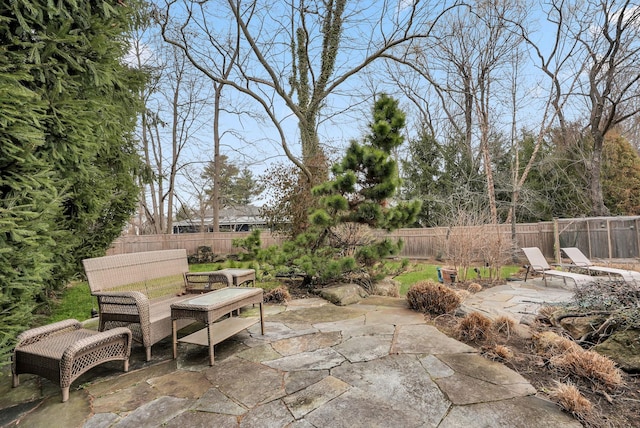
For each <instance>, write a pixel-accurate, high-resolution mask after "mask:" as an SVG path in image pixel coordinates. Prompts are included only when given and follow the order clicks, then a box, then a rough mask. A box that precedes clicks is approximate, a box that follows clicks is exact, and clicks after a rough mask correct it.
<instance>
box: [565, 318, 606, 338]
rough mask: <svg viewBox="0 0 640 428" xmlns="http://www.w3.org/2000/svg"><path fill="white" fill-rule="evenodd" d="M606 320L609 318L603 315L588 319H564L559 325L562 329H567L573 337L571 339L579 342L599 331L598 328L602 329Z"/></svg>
mask: <svg viewBox="0 0 640 428" xmlns="http://www.w3.org/2000/svg"><path fill="white" fill-rule="evenodd" d="M606 320H607V318H606V317H604V316H602V315H593V316H586V317H582V316H575V317H566V318H562V319H561V320H560V322H559V324H560V327H562V328H563V329H565V330H566V331H567V332H568V333H569V334H570V335H571V337H573V338H574V339H576V340H579V339H580V338H581V337H582V336H584V335H585V334H587V333H591V332H592V331H595V330H597V329H598V327H600V325H601V324H602V323H603V322H605V321H606Z"/></svg>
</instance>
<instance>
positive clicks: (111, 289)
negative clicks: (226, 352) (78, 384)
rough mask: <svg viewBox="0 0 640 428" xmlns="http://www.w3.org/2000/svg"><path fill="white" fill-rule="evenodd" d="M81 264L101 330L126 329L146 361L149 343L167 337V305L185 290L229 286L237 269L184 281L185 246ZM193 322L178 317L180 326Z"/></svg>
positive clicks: (87, 260) (169, 332) (169, 322)
mask: <svg viewBox="0 0 640 428" xmlns="http://www.w3.org/2000/svg"><path fill="white" fill-rule="evenodd" d="M82 263H83V265H84V270H85V273H86V275H87V281H88V282H89V287H90V288H91V294H93V295H94V296H96V297H97V298H98V312H99V316H100V321H99V330H100V331H104V330H107V329H110V328H113V327H128V328H130V329H131V332H132V333H133V338H134V340H136V341H138V342H140V343H142V345H143V346H144V347H145V351H146V358H147V361H149V360H150V359H151V346H152V345H153V344H155V343H157V342H159V341H160V340H162V339H164V338H165V337H168V336H171V304H173V303H176V302H180V301H182V300H184V299H185V296H184V295H185V294H186V293H203V292H208V291H211V290H214V289H216V288H222V287H227V286H230V285H232V284H234V274H238V273H240V272H233V271H234V270H233V269H231V270H224V269H223V270H221V271H216V272H203V273H200V274H197V277H198V278H206V280H205V281H204V282H205V283H206V284H202V283H198V281H197V278H196V277H194V278H191V279H192V280H190V281H188V282H187V280H186V277H187V273H188V272H189V264H188V262H187V251H186V250H184V249H180V250H161V251H146V252H141V253H131V254H118V255H113V256H105V257H96V258H92V259H85V260H83V261H82ZM238 271H239V270H238ZM243 271H244V270H243ZM251 271H252V272H253V279H255V271H253V270H251ZM244 273H245V274H248V272H244ZM235 276H238V275H235ZM238 278H239V279H242V280H250V279H245V278H247V277H246V276H241V277H238ZM198 285H204V286H203V287H198ZM193 322H194V321H193V320H187V319H183V320H180V321H179V325H178V329H181V328H183V327H186V326H187V325H189V324H191V323H193Z"/></svg>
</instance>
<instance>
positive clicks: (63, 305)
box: [45, 281, 98, 324]
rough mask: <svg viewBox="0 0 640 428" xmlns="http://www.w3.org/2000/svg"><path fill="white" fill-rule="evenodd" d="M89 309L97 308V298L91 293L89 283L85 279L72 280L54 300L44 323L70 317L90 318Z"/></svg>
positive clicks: (78, 318) (81, 319)
mask: <svg viewBox="0 0 640 428" xmlns="http://www.w3.org/2000/svg"><path fill="white" fill-rule="evenodd" d="M91 309H96V310H97V309H98V300H97V299H96V298H95V297H94V296H92V295H91V290H90V289H89V284H88V283H87V282H86V281H83V282H74V283H72V284H70V285H69V286H67V288H66V289H65V290H64V291H63V292H62V296H60V298H59V299H57V300H56V301H55V303H54V304H53V308H52V312H51V315H50V316H49V317H48V318H47V320H46V323H45V324H50V323H54V322H56V321H62V320H66V319H71V318H73V319H77V320H78V321H84V320H86V319H89V318H91Z"/></svg>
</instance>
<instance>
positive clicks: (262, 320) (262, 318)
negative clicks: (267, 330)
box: [260, 302, 264, 336]
mask: <svg viewBox="0 0 640 428" xmlns="http://www.w3.org/2000/svg"><path fill="white" fill-rule="evenodd" d="M260 333H261V334H262V335H263V336H264V312H263V310H262V302H260Z"/></svg>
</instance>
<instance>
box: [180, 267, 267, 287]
mask: <svg viewBox="0 0 640 428" xmlns="http://www.w3.org/2000/svg"><path fill="white" fill-rule="evenodd" d="M184 278H185V284H186V290H187V292H189V293H200V292H205V291H211V290H216V289H218V288H221V287H239V286H241V285H243V284H245V283H248V282H250V283H251V286H255V284H256V271H255V270H254V269H236V268H227V269H220V270H216V271H211V272H188V273H185V274H184ZM216 284H219V285H216Z"/></svg>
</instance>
